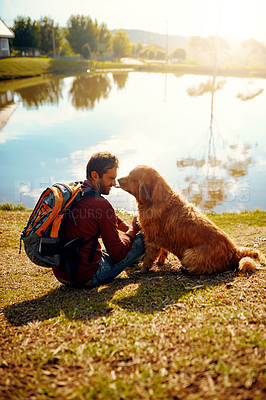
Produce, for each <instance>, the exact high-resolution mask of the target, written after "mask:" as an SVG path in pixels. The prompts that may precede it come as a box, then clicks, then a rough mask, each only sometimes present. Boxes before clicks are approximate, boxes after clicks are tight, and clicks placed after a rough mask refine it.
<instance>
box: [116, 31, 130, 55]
mask: <svg viewBox="0 0 266 400" xmlns="http://www.w3.org/2000/svg"><path fill="white" fill-rule="evenodd" d="M113 50H114V57H115V58H116V59H120V58H121V57H126V56H128V55H129V54H130V52H131V44H130V39H129V37H128V34H127V33H126V32H125V31H123V30H121V29H120V30H117V31H116V32H115V34H114V36H113Z"/></svg>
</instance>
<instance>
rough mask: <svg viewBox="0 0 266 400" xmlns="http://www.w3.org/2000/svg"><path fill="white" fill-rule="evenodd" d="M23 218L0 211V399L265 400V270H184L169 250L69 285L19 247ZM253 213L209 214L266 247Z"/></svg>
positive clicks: (24, 214) (252, 242)
mask: <svg viewBox="0 0 266 400" xmlns="http://www.w3.org/2000/svg"><path fill="white" fill-rule="evenodd" d="M28 216H29V212H13V211H10V212H7V211H0V226H1V228H0V232H1V233H0V237H1V241H0V247H1V269H0V274H1V288H0V290H1V315H0V319H1V327H0V332H1V334H0V335H1V341H0V398H3V399H38V400H39V399H40V400H41V399H69V400H70V399H101V400H102V399H115V400H116V399H126V400H128V399H129V400H130V399H132V400H133V399H134V400H135V399H176V400H177V399H189V400H196V399H212V400H213V399H221V400H224V399H241V400H242V399H246V400H248V399H252V400H260V399H261V400H262V399H264V398H265V394H266V393H265V388H266V386H265V344H266V343H265V320H266V318H265V297H266V296H265V290H266V280H265V272H264V271H261V272H258V273H256V274H252V275H250V274H239V273H237V272H227V273H223V274H220V275H215V276H205V275H202V276H198V277H191V276H186V275H183V274H182V273H181V272H180V271H179V264H178V262H177V261H176V259H175V258H173V257H171V258H170V260H169V262H168V264H167V265H165V267H164V269H163V270H159V269H156V268H155V269H154V270H152V271H151V272H150V273H148V274H147V275H142V274H140V273H139V272H138V269H137V268H136V269H135V270H133V269H132V270H128V271H126V272H124V273H123V274H121V275H120V276H119V277H118V278H117V279H116V280H115V281H114V282H113V283H111V284H109V285H106V286H103V287H101V288H95V289H93V290H91V291H86V290H71V289H68V288H65V287H63V286H60V284H59V283H58V282H57V281H56V280H55V278H54V276H53V274H52V272H51V271H50V270H47V269H44V268H41V267H38V266H35V265H33V264H32V263H31V262H30V261H29V260H28V259H27V257H26V255H25V253H24V252H22V254H21V255H19V254H18V251H19V235H20V232H21V230H22V228H23V227H24V225H25V222H26V220H27V218H28ZM230 217H232V218H230ZM257 217H258V215H257V216H254V218H253V217H252V213H249V219H250V221H251V222H250V223H249V224H247V220H246V216H244V215H241V214H240V215H238V217H236V216H230V214H226V215H222V216H216V215H213V216H212V218H214V219H216V221H215V222H216V223H217V224H220V225H223V224H224V225H225V226H223V228H224V229H225V230H226V229H227V232H228V233H229V234H233V237H234V238H235V239H236V241H237V242H239V244H242V245H246V244H247V242H248V244H249V245H253V246H257V247H258V248H260V249H261V250H263V251H264V252H265V250H266V247H265V240H264V239H265V238H266V229H265V225H264V226H263V225H262V224H260V223H259V222H258V220H257ZM263 218H265V213H264V212H261V219H263ZM261 219H259V221H260V220H261ZM230 221H231V222H230ZM252 221H254V223H252Z"/></svg>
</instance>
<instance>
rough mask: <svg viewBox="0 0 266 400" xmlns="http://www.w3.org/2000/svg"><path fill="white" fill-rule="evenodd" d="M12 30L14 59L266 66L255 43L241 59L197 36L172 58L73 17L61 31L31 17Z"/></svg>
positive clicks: (265, 50)
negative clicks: (41, 57)
mask: <svg viewBox="0 0 266 400" xmlns="http://www.w3.org/2000/svg"><path fill="white" fill-rule="evenodd" d="M12 30H13V31H14V33H15V38H14V39H12V40H11V50H12V54H13V55H21V54H23V55H45V56H54V57H57V56H62V57H67V56H74V55H79V56H81V57H82V58H84V59H92V58H94V59H96V60H97V59H99V58H101V59H103V57H104V56H105V57H106V58H107V54H108V59H115V60H119V59H120V58H121V57H127V56H129V55H130V56H132V57H139V58H143V59H151V60H167V59H171V60H175V61H177V62H184V61H185V60H186V59H189V60H197V61H198V62H200V63H204V64H212V63H213V60H214V58H215V57H216V58H217V60H216V61H217V64H223V63H225V62H229V61H230V62H232V60H234V61H235V62H239V61H240V64H242V65H243V64H245V65H248V64H249V63H250V62H252V61H254V60H255V61H256V62H260V63H263V64H265V63H266V46H265V45H264V44H263V43H260V42H258V41H256V40H254V39H248V40H244V41H242V42H241V43H240V48H239V49H238V56H237V57H235V54H234V55H232V53H230V45H229V44H228V42H227V41H226V40H225V39H222V38H216V37H208V38H202V37H199V36H193V37H191V38H189V40H188V43H187V45H186V48H183V47H177V48H175V49H174V50H173V51H172V52H171V53H169V54H168V52H167V51H166V49H165V48H162V47H160V46H156V45H149V46H144V45H143V44H142V43H141V42H138V43H137V44H134V43H131V42H130V38H129V36H128V34H127V32H126V31H124V30H117V31H115V33H114V34H112V32H111V31H110V30H109V29H108V27H107V25H106V24H105V23H101V24H99V23H98V21H97V20H96V19H95V20H94V21H93V20H92V19H91V18H90V17H89V16H84V15H72V16H71V17H70V18H69V19H68V21H67V26H66V27H64V28H60V27H59V25H58V24H57V23H55V22H54V20H53V19H51V18H49V17H42V18H41V19H40V20H37V21H36V20H31V18H30V17H17V18H16V19H15V20H14V25H13V27H12Z"/></svg>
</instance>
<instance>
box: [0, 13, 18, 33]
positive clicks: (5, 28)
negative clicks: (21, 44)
mask: <svg viewBox="0 0 266 400" xmlns="http://www.w3.org/2000/svg"><path fill="white" fill-rule="evenodd" d="M0 37H5V38H13V37H15V34H14V32H13V31H11V29H9V28H8V26H6V24H5V23H4V21H2V20H1V18H0Z"/></svg>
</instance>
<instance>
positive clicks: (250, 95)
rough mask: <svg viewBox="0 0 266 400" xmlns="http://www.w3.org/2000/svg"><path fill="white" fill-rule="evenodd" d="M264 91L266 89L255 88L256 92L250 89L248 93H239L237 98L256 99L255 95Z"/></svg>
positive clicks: (244, 99)
mask: <svg viewBox="0 0 266 400" xmlns="http://www.w3.org/2000/svg"><path fill="white" fill-rule="evenodd" d="M263 91H264V89H258V90H255V92H252V91H248V93H238V95H237V98H238V99H240V100H242V101H248V100H252V99H255V97H257V96H259V95H260V94H262V93H263Z"/></svg>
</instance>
